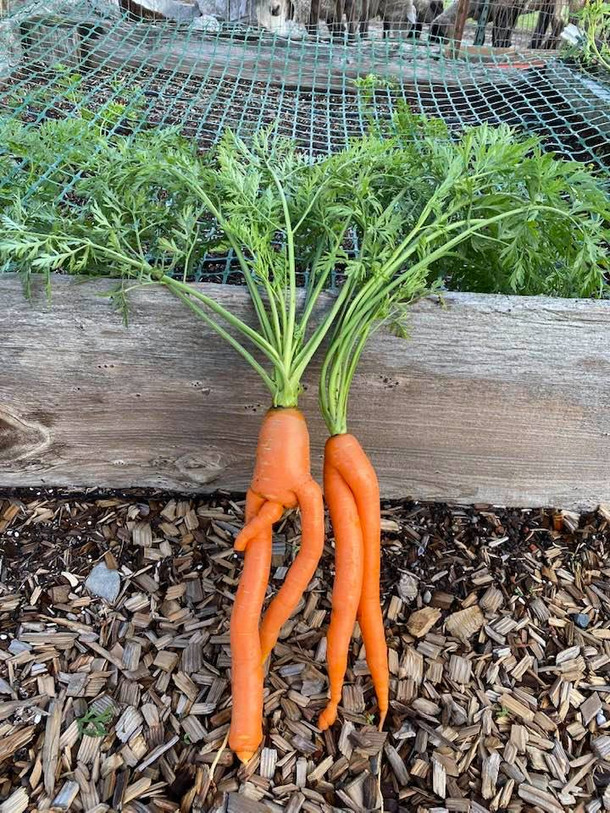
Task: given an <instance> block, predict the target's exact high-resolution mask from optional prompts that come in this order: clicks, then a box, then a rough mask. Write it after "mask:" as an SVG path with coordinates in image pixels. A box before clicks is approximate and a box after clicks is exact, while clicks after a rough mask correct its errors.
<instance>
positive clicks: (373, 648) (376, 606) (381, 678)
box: [324, 433, 390, 728]
mask: <svg viewBox="0 0 610 813" xmlns="http://www.w3.org/2000/svg"><path fill="white" fill-rule="evenodd" d="M327 465H329V466H331V467H332V468H334V469H335V470H336V471H337V472H338V473H339V474H340V475H341V477H342V478H343V480H344V482H345V484H346V485H347V486H348V488H349V490H350V492H351V493H352V495H353V499H354V500H355V503H356V507H357V512H358V517H359V519H360V526H361V529H362V540H363V555H364V567H363V580H362V590H361V593H360V599H359V604H358V622H359V624H360V630H361V632H362V639H363V641H364V646H365V649H366V661H367V663H368V666H369V670H370V673H371V677H372V680H373V685H374V687H375V694H376V695H377V705H378V707H379V718H380V719H379V727H380V728H381V727H383V723H384V721H385V718H386V715H387V713H388V707H389V688H390V673H389V669H388V650H387V645H386V640H385V630H384V626H383V615H382V612H381V597H380V586H379V579H380V568H381V515H380V505H379V483H378V481H377V475H376V473H375V469H374V468H373V465H372V464H371V462H370V460H369V458H368V457H367V455H366V454H365V452H364V450H363V448H362V446H361V445H360V443H359V442H358V440H357V439H356V438H355V437H354V436H353V435H350V434H347V433H345V434H340V435H334V436H333V437H331V438H330V439H329V440H328V442H327V444H326V449H325V454H324V466H325V471H326V466H327ZM332 499H333V497H332V492H331V501H332ZM328 500H329V495H328V494H327V501H328ZM329 507H330V508H331V519H332V523H333V528H334V532H335V539H337V537H338V536H341V535H342V533H345V532H346V531H345V530H342V527H344V528H345V529H347V528H349V527H351V522H352V519H351V513H350V511H345V510H343V509H342V510H341V511H339V510H335V512H334V514H333V511H332V507H331V505H330V502H329ZM339 569H340V562H339V560H338V561H337V568H336V571H337V577H336V578H339V577H340V573H339ZM344 577H345V576H342V577H341V578H344ZM333 605H334V599H333ZM331 626H332V622H331ZM329 643H330V638H329ZM343 646H344V647H345V654H343V652H342V653H341V654H340V655H339V654H336V653H333V655H332V657H333V660H334V659H335V658H337V659H338V658H339V657H341V658H343V657H347V648H348V647H349V640H348V641H347V642H345V641H344V642H343ZM328 668H329V672H331V673H332V671H333V670H334V669H335V668H338V664H335V663H331V653H330V651H329V657H328ZM331 687H332V684H331ZM331 691H332V688H331ZM336 691H337V689H336V688H335V693H336ZM339 696H340V694H339Z"/></svg>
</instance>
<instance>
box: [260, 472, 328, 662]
mask: <svg viewBox="0 0 610 813" xmlns="http://www.w3.org/2000/svg"><path fill="white" fill-rule="evenodd" d="M297 496H298V500H299V505H300V508H301V546H300V549H299V552H298V553H297V555H296V557H295V560H294V562H293V563H292V564H291V565H290V567H289V568H288V573H287V574H286V577H285V579H284V583H283V584H282V586H281V587H280V589H279V590H278V593H277V595H276V596H275V597H274V598H273V600H272V601H271V603H270V605H269V607H268V608H267V611H266V612H265V614H264V616H263V621H262V623H261V629H260V638H261V652H262V658H263V661H266V660H267V658H268V657H269V655H270V654H271V650H272V649H273V647H274V646H275V644H276V642H277V639H278V638H279V635H280V632H281V629H282V627H283V626H284V624H285V623H286V621H288V619H289V618H290V616H291V615H292V613H293V612H294V610H295V608H296V606H297V604H298V603H299V601H300V599H301V596H302V595H303V593H304V592H305V590H306V589H307V585H308V584H309V582H310V581H311V580H312V578H313V575H314V573H315V572H316V568H317V566H318V563H319V561H320V557H321V556H322V552H323V550H324V498H323V497H322V489H321V488H320V486H319V485H318V484H317V483H316V482H315V480H311V479H310V480H309V481H308V482H306V483H304V484H303V485H301V486H299V488H298V490H297Z"/></svg>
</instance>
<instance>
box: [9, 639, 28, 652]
mask: <svg viewBox="0 0 610 813" xmlns="http://www.w3.org/2000/svg"><path fill="white" fill-rule="evenodd" d="M31 649H32V647H31V646H30V644H25V643H23V641H18V640H17V638H13V640H12V641H11V642H10V644H9V645H8V651H9V652H10V653H11V655H20V654H21V653H22V652H29V651H30V650H31Z"/></svg>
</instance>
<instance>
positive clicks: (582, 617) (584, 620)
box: [572, 613, 591, 630]
mask: <svg viewBox="0 0 610 813" xmlns="http://www.w3.org/2000/svg"><path fill="white" fill-rule="evenodd" d="M572 618H573V619H574V623H575V624H576V626H577V627H580V628H581V630H586V629H587V627H588V626H589V624H590V623H591V619H590V618H589V616H588V615H587V614H586V613H575V614H574V615H573V616H572Z"/></svg>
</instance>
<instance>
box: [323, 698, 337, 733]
mask: <svg viewBox="0 0 610 813" xmlns="http://www.w3.org/2000/svg"><path fill="white" fill-rule="evenodd" d="M336 719H337V705H336V703H329V704H328V706H326V708H325V709H324V711H323V712H322V714H320V717H319V718H318V728H319V729H320V731H326V729H327V728H330V727H331V725H332V724H333V723H334V722H335V720H336Z"/></svg>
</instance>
